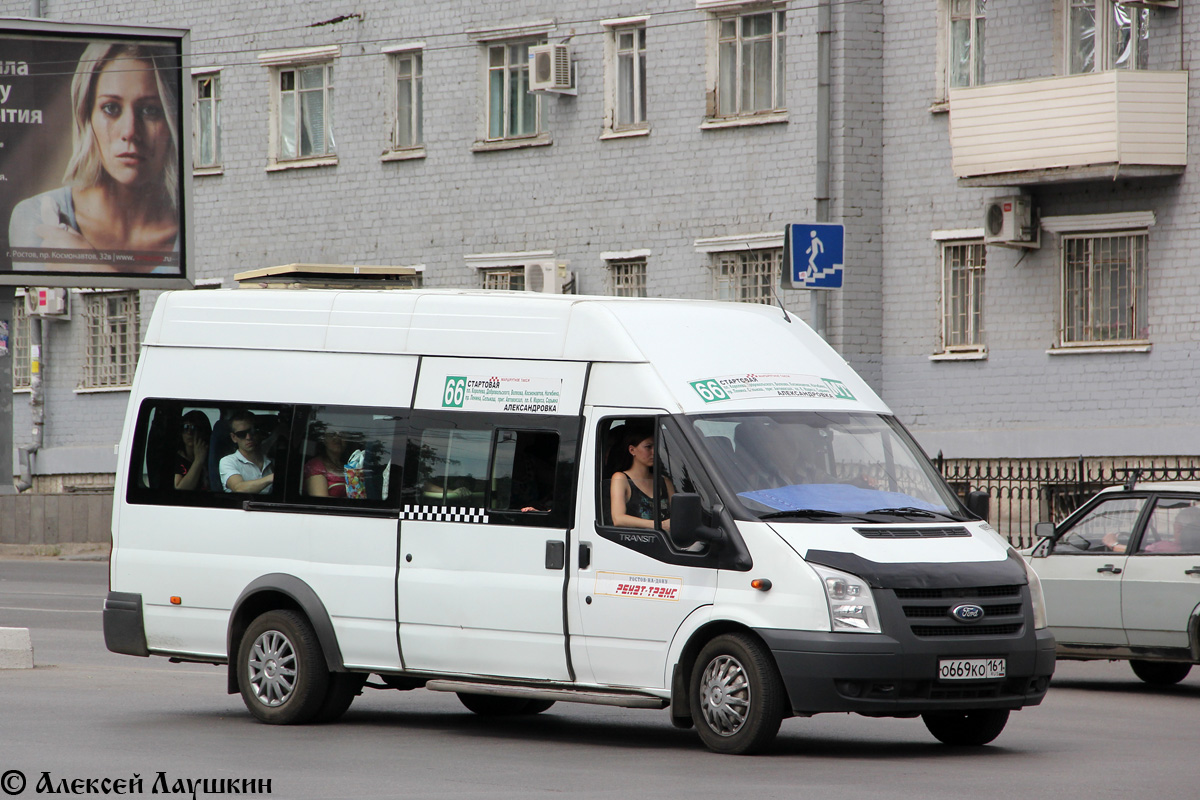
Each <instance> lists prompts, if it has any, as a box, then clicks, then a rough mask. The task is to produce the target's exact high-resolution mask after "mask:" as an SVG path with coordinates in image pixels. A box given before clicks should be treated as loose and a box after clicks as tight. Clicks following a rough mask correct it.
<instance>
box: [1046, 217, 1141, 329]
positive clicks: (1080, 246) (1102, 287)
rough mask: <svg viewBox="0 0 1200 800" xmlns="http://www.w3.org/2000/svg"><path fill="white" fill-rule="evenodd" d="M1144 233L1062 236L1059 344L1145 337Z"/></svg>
mask: <svg viewBox="0 0 1200 800" xmlns="http://www.w3.org/2000/svg"><path fill="white" fill-rule="evenodd" d="M1148 238H1149V237H1148V236H1147V234H1145V233H1135V234H1130V233H1112V234H1100V235H1096V236H1064V237H1063V240H1062V329H1061V331H1060V338H1061V341H1062V344H1093V343H1097V342H1132V341H1145V340H1146V339H1147V338H1149V335H1150V328H1149V325H1148V323H1147V314H1146V295H1147V291H1146V245H1147V240H1148Z"/></svg>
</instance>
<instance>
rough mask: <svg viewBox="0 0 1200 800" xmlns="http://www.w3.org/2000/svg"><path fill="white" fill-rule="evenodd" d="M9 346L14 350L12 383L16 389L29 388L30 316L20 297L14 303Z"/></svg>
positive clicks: (23, 299) (23, 300)
mask: <svg viewBox="0 0 1200 800" xmlns="http://www.w3.org/2000/svg"><path fill="white" fill-rule="evenodd" d="M8 344H9V347H10V348H11V349H12V355H13V360H12V382H13V388H14V389H28V388H29V315H28V314H27V313H26V312H25V298H24V297H22V296H20V295H18V296H17V298H16V302H15V303H13V326H12V330H10V331H9V332H8Z"/></svg>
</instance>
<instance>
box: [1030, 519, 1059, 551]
mask: <svg viewBox="0 0 1200 800" xmlns="http://www.w3.org/2000/svg"><path fill="white" fill-rule="evenodd" d="M1033 540H1034V542H1036V544H1035V545H1034V547H1033V550H1032V551H1031V555H1032V556H1033V557H1034V558H1045V557H1046V556H1048V555H1050V543H1051V542H1053V541H1054V523H1053V522H1039V523H1037V524H1036V525H1034V526H1033Z"/></svg>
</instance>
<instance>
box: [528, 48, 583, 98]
mask: <svg viewBox="0 0 1200 800" xmlns="http://www.w3.org/2000/svg"><path fill="white" fill-rule="evenodd" d="M529 91H531V92H558V93H560V94H574V93H575V80H574V75H573V74H572V69H571V45H569V44H566V43H564V42H557V43H555V44H539V45H534V46H533V47H530V48H529Z"/></svg>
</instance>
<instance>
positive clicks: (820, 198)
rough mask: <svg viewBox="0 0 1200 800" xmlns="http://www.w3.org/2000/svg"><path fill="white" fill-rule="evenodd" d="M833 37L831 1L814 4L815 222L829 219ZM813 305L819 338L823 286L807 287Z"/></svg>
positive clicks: (825, 299) (825, 297)
mask: <svg viewBox="0 0 1200 800" xmlns="http://www.w3.org/2000/svg"><path fill="white" fill-rule="evenodd" d="M832 39H833V12H832V7H831V5H830V0H818V3H817V185H816V191H815V193H814V194H815V197H814V199H815V200H816V201H817V220H816V221H817V222H829V162H830V155H829V153H830V144H829V139H830V135H831V128H832V126H833V120H832V113H831V111H830V107H829V106H830V97H831V94H832V93H831V89H830V85H831V80H830V61H831V58H832V56H831V42H832ZM809 293H810V294H809V297H810V302H811V304H812V319H813V328H815V329H816V331H817V335H818V336H820V337H821V338H822V339H828V337H827V335H826V330H825V329H826V313H827V308H828V292H826V291H824V290H822V289H810V290H809Z"/></svg>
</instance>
